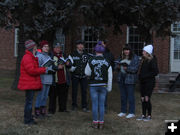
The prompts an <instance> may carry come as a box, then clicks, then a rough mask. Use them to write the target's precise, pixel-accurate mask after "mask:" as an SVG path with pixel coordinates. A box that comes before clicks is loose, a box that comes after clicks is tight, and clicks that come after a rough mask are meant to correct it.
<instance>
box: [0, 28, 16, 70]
mask: <svg viewBox="0 0 180 135" xmlns="http://www.w3.org/2000/svg"><path fill="white" fill-rule="evenodd" d="M15 67H16V57H14V31H6V30H4V29H0V69H7V70H14V69H15Z"/></svg>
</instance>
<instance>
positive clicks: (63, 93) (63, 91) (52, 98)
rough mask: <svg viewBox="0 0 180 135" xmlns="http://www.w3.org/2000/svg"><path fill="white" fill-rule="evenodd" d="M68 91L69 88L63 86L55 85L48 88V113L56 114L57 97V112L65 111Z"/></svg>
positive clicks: (65, 85)
mask: <svg viewBox="0 0 180 135" xmlns="http://www.w3.org/2000/svg"><path fill="white" fill-rule="evenodd" d="M68 89H69V86H68V85H67V84H66V83H64V84H56V85H55V86H53V85H52V86H51V87H50V92H49V112H50V113H55V112H56V99H57V97H58V105H59V111H65V110H66V109H67V108H66V106H67V99H68Z"/></svg>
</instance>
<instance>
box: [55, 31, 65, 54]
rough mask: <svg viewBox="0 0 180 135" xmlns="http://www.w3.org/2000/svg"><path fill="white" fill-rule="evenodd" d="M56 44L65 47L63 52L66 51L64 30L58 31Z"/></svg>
mask: <svg viewBox="0 0 180 135" xmlns="http://www.w3.org/2000/svg"><path fill="white" fill-rule="evenodd" d="M56 42H58V43H60V44H62V45H63V52H64V51H65V35H64V34H63V30H62V28H58V29H57V30H56Z"/></svg>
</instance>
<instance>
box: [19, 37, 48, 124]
mask: <svg viewBox="0 0 180 135" xmlns="http://www.w3.org/2000/svg"><path fill="white" fill-rule="evenodd" d="M25 48H26V51H25V55H24V56H23V58H22V61H21V67H20V78H19V82H18V89H20V90H23V91H25V97H26V98H25V100H26V101H25V106H24V124H37V123H36V121H35V120H34V119H33V116H32V105H33V97H34V91H38V90H41V88H42V84H41V79H40V75H41V74H44V73H45V72H47V71H48V70H47V68H45V67H39V63H38V58H36V57H35V54H36V51H37V45H36V43H35V42H34V41H33V40H27V41H26V42H25Z"/></svg>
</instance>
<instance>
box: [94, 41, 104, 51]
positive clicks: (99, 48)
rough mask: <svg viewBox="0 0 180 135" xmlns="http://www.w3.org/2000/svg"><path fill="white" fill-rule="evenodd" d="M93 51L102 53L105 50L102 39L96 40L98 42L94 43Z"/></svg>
mask: <svg viewBox="0 0 180 135" xmlns="http://www.w3.org/2000/svg"><path fill="white" fill-rule="evenodd" d="M94 51H95V52H97V53H103V52H104V51H105V48H104V46H103V45H102V41H98V43H97V44H96V46H95V48H94Z"/></svg>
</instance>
